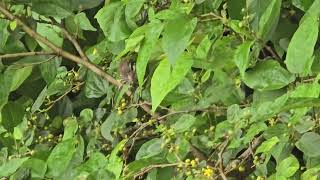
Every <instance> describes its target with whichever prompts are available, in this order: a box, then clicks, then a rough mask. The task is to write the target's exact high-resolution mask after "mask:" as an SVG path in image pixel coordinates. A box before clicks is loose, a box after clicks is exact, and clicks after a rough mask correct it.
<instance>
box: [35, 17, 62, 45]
mask: <svg viewBox="0 0 320 180" xmlns="http://www.w3.org/2000/svg"><path fill="white" fill-rule="evenodd" d="M60 31H61V30H60V29H59V28H58V27H56V26H54V25H48V24H44V23H37V33H39V34H40V35H42V36H44V37H45V38H47V39H48V40H49V41H50V42H52V43H53V44H54V45H56V46H58V47H61V46H62V44H63V38H61V37H60V36H59V33H60ZM38 43H39V44H40V46H41V47H42V48H43V49H45V50H46V51H52V50H51V49H50V48H49V47H47V46H46V45H44V44H43V43H41V42H40V41H38Z"/></svg>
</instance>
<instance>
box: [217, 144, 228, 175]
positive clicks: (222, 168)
mask: <svg viewBox="0 0 320 180" xmlns="http://www.w3.org/2000/svg"><path fill="white" fill-rule="evenodd" d="M228 144H229V140H227V141H226V142H225V144H224V145H223V146H222V147H221V151H220V152H219V154H218V156H219V160H218V161H219V173H220V176H221V177H222V179H223V180H228V178H227V176H226V175H225V173H224V167H223V157H222V155H223V153H224V151H225V149H226V147H227V146H228Z"/></svg>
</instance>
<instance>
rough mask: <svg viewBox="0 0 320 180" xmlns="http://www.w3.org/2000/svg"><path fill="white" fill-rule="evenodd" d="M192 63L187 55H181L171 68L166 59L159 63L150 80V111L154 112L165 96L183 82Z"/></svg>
mask: <svg viewBox="0 0 320 180" xmlns="http://www.w3.org/2000/svg"><path fill="white" fill-rule="evenodd" d="M192 62H193V60H192V58H191V57H190V56H189V55H187V54H183V55H182V56H181V57H180V58H179V59H178V60H177V62H176V63H175V64H174V65H173V67H171V66H170V63H169V61H168V60H167V59H164V60H162V61H161V62H160V64H159V66H158V67H157V69H156V70H155V72H154V74H153V76H152V79H151V97H152V111H155V110H156V109H157V107H158V106H159V104H160V103H161V101H162V100H163V99H164V98H165V96H166V95H167V94H168V93H169V92H170V91H172V90H173V89H174V88H175V87H176V86H177V85H178V84H179V83H180V82H181V81H182V80H183V78H184V76H185V75H186V74H187V73H188V71H189V70H190V68H191V66H192Z"/></svg>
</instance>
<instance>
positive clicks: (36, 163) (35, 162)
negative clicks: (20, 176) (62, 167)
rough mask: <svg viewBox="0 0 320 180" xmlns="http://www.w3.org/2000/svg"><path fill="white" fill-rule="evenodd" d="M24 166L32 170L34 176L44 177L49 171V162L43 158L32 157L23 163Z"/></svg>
mask: <svg viewBox="0 0 320 180" xmlns="http://www.w3.org/2000/svg"><path fill="white" fill-rule="evenodd" d="M23 167H24V168H29V169H30V170H31V176H32V177H33V178H43V177H44V175H45V173H46V171H47V163H46V162H45V161H43V160H41V159H36V158H31V159H28V161H26V162H25V163H24V164H23Z"/></svg>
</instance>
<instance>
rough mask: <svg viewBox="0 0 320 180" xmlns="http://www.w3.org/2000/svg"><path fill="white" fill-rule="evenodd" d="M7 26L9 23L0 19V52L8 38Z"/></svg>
mask: <svg viewBox="0 0 320 180" xmlns="http://www.w3.org/2000/svg"><path fill="white" fill-rule="evenodd" d="M8 25H9V21H8V20H5V19H2V18H1V19H0V29H1V30H2V31H1V32H0V52H1V51H2V48H3V47H4V46H5V45H6V43H7V40H8V38H9V35H10V33H9V31H8V29H7V27H8Z"/></svg>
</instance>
